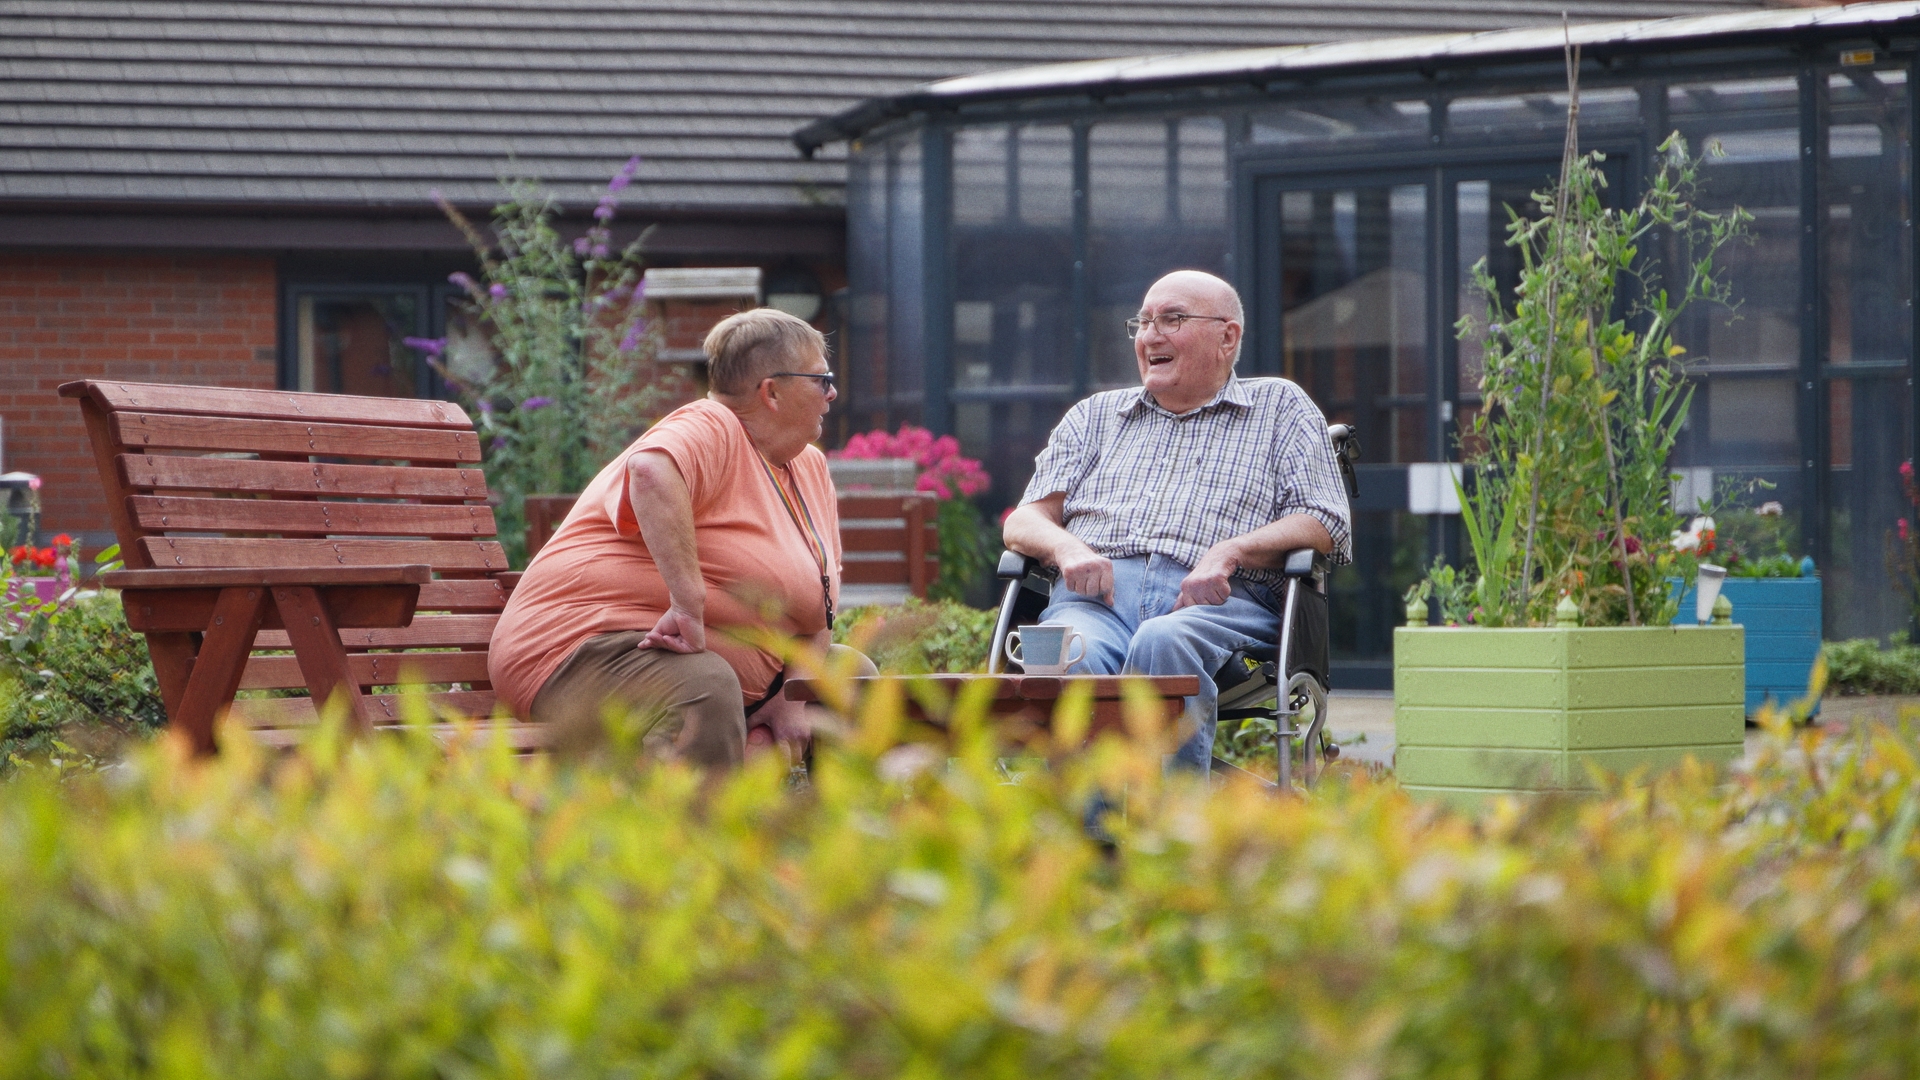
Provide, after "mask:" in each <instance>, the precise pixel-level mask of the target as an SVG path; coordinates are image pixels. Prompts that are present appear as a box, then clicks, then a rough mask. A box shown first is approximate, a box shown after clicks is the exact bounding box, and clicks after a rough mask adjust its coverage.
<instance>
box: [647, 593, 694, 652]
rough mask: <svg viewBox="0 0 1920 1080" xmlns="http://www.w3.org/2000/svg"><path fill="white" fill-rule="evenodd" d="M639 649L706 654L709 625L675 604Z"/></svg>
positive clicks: (655, 624)
mask: <svg viewBox="0 0 1920 1080" xmlns="http://www.w3.org/2000/svg"><path fill="white" fill-rule="evenodd" d="M638 647H639V648H642V649H666V650H667V651H669V652H677V653H697V652H706V651H707V624H706V622H705V621H704V619H703V618H702V617H701V616H700V615H698V614H695V613H694V612H691V611H688V610H687V609H685V608H683V607H681V606H680V605H679V604H674V605H673V606H671V607H669V608H667V613H666V614H665V615H662V616H660V621H659V622H657V623H654V624H653V629H651V630H649V631H647V636H646V637H644V638H641V639H640V644H639V646H638Z"/></svg>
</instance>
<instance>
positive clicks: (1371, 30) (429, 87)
mask: <svg viewBox="0 0 1920 1080" xmlns="http://www.w3.org/2000/svg"><path fill="white" fill-rule="evenodd" d="M1767 6H1783V5H1782V4H1780V3H1764V2H1757V0H1430V2H1417V0H1311V2H1310V0H1212V2H1206V3H1199V2H1181V0H1100V2H1093V0H1052V2H1050V3H1045V4H1038V3H1031V2H1025V0H1021V2H1013V0H983V2H975V3H968V2H955V0H946V2H941V0H932V2H925V3H922V2H915V0H627V2H613V0H601V2H597V3H596V2H591V0H474V2H472V3H466V2H454V0H327V2H324V3H313V2H304V0H0V202H10V203H13V204H15V205H21V204H40V203H67V204H71V203H74V202H83V203H84V202H92V201H96V200H107V201H112V202H120V203H124V202H137V203H143V204H155V203H158V204H173V203H217V204H233V203H257V204H262V205H275V204H278V205H286V204H328V205H336V206H338V205H347V206H354V205H359V206H379V205H394V206H409V207H416V206H418V205H420V204H421V203H422V201H423V200H424V199H426V197H427V193H428V192H429V190H431V189H435V188H437V189H439V190H441V191H442V192H444V193H445V194H446V195H448V196H449V197H450V198H452V199H454V200H455V201H457V202H461V203H485V202H488V201H491V200H492V199H493V197H494V196H495V194H496V193H497V191H498V188H497V184H496V181H497V179H498V177H499V176H501V175H502V174H505V173H516V174H520V175H534V176H539V177H541V178H543V179H545V180H547V181H548V182H549V183H551V184H553V185H554V186H555V188H556V189H557V190H558V191H560V192H561V193H562V195H563V196H565V197H567V198H568V199H569V200H575V199H577V200H580V201H586V200H588V199H591V198H592V197H593V192H594V190H595V189H597V188H598V187H599V186H600V185H602V184H604V183H605V181H606V179H607V178H608V177H609V176H611V175H612V174H613V172H614V171H615V170H616V169H617V168H618V167H619V166H620V164H621V162H623V161H625V160H626V159H627V158H628V157H629V156H630V155H634V154H638V155H640V157H641V159H642V165H641V169H640V172H639V175H638V177H637V178H636V180H635V182H634V184H633V187H632V189H631V192H630V201H633V202H643V203H645V204H648V205H651V206H655V207H660V208H670V207H674V208H685V209H701V208H720V207H761V208H769V209H771V208H781V207H807V206H819V205H834V204H837V203H838V202H839V201H840V198H841V186H842V183H843V178H844V171H845V170H844V164H843V161H842V157H841V155H843V154H844V147H829V148H827V150H825V151H823V152H822V153H821V155H819V157H818V158H817V159H816V160H812V161H807V160H802V159H801V158H800V156H799V155H798V154H797V153H796V152H795V149H794V146H793V143H792V142H791V136H792V133H793V132H794V130H795V129H796V128H798V127H800V126H801V125H803V124H806V123H807V122H809V121H811V120H814V119H817V118H820V117H824V116H829V115H832V114H834V113H838V112H840V111H842V110H844V109H846V108H848V107H849V106H851V105H853V104H855V103H856V102H859V101H862V100H864V99H868V98H874V97H881V96H885V95H890V94H897V93H900V92H902V91H905V90H908V89H910V88H912V87H914V86H918V85H920V84H923V83H927V82H931V81H935V80H938V79H943V78H949V77H952V76H956V75H963V74H969V73H977V72H984V71H991V70H996V69H1002V68H1010V67H1019V66H1026V65H1033V64H1042V63H1052V62H1058V61H1066V60H1081V59H1093V58H1105V57H1115V56H1132V55H1143V54H1165V53H1182V52H1195V51H1202V50H1215V49H1219V48H1222V47H1224V46H1234V47H1241V46H1261V45H1283V44H1300V43H1310V42H1323V41H1337V40H1344V39H1353V38H1363V37H1380V36H1390V35H1405V34H1413V33H1424V32H1438V31H1470V30H1486V29H1494V28H1501V27H1510V26H1524V25H1540V24H1543V23H1550V22H1557V21H1558V20H1559V18H1560V12H1561V11H1562V10H1566V11H1568V12H1569V13H1570V14H1571V15H1572V17H1573V18H1574V19H1575V20H1576V21H1582V22H1584V21H1593V20H1598V19H1621V18H1641V17H1660V16H1667V15H1674V14H1681V13H1698V12H1702V11H1738V10H1749V9H1753V8H1758V7H1767Z"/></svg>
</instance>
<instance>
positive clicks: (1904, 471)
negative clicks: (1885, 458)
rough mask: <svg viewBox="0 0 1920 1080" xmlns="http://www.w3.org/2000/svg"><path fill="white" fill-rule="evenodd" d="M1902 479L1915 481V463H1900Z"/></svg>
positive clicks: (1909, 461)
mask: <svg viewBox="0 0 1920 1080" xmlns="http://www.w3.org/2000/svg"><path fill="white" fill-rule="evenodd" d="M1900 479H1902V480H1911V479H1913V462H1912V461H1911V460H1908V461H1903V462H1901V463H1900Z"/></svg>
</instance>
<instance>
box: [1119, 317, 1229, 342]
mask: <svg viewBox="0 0 1920 1080" xmlns="http://www.w3.org/2000/svg"><path fill="white" fill-rule="evenodd" d="M1188 319H1211V320H1212V321H1214V322H1232V321H1233V320H1232V319H1229V318H1227V317H1225V316H1223V315H1188V314H1187V313H1186V312H1183V311H1170V312H1168V313H1166V314H1165V315H1155V316H1154V317H1153V318H1151V319H1143V318H1140V317H1139V316H1138V315H1136V316H1134V317H1133V318H1131V319H1128V320H1127V336H1128V337H1130V338H1137V337H1139V336H1140V331H1142V330H1144V329H1146V328H1147V326H1148V325H1152V327H1153V328H1154V329H1155V330H1158V331H1160V333H1161V334H1163V335H1165V336H1166V337H1172V336H1173V335H1175V334H1177V333H1179V332H1180V328H1181V327H1182V326H1185V325H1186V324H1187V320H1188Z"/></svg>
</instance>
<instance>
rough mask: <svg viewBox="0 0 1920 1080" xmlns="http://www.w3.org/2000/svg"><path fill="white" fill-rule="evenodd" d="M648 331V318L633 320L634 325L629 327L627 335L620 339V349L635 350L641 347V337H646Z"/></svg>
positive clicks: (622, 350) (625, 350)
mask: <svg viewBox="0 0 1920 1080" xmlns="http://www.w3.org/2000/svg"><path fill="white" fill-rule="evenodd" d="M646 333H647V320H645V319H635V320H633V325H632V326H630V327H628V328H627V336H626V337H624V338H621V339H620V351H621V352H632V351H633V350H635V349H637V348H639V347H640V339H641V338H642V337H645V336H646Z"/></svg>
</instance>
